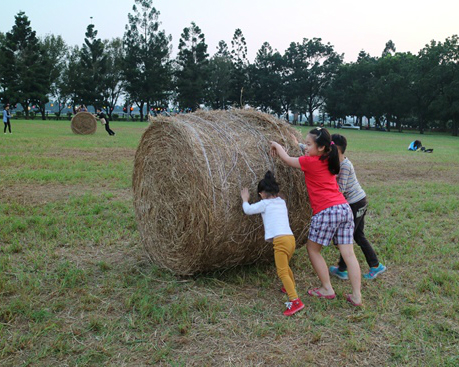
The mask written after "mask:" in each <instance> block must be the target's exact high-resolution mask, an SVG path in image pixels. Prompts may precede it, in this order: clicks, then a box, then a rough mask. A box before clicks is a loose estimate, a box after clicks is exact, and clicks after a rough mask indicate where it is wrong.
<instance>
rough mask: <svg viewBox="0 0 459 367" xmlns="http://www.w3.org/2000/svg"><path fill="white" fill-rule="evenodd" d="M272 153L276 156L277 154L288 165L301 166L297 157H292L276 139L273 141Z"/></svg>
mask: <svg viewBox="0 0 459 367" xmlns="http://www.w3.org/2000/svg"><path fill="white" fill-rule="evenodd" d="M271 155H272V156H273V157H274V156H276V155H278V156H279V158H280V159H281V160H282V161H283V162H284V163H285V164H286V165H287V166H290V167H293V168H300V169H301V165H300V161H299V160H298V158H297V157H290V156H289V155H288V154H287V152H286V151H285V150H284V148H283V147H282V145H280V144H279V143H276V142H275V141H272V142H271Z"/></svg>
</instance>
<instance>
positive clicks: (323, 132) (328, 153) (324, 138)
mask: <svg viewBox="0 0 459 367" xmlns="http://www.w3.org/2000/svg"><path fill="white" fill-rule="evenodd" d="M309 134H311V135H315V142H316V144H317V146H318V147H325V150H324V154H322V155H321V156H320V158H319V159H320V160H321V161H323V160H325V159H328V170H329V171H330V173H331V174H332V175H337V174H338V173H339V167H340V162H339V153H338V148H337V147H336V145H335V143H334V142H333V141H332V140H331V136H330V133H329V132H328V130H327V129H324V128H321V127H316V128H315V129H312V130H311V131H310V132H309Z"/></svg>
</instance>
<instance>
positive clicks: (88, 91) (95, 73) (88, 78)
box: [80, 24, 107, 110]
mask: <svg viewBox="0 0 459 367" xmlns="http://www.w3.org/2000/svg"><path fill="white" fill-rule="evenodd" d="M94 28H95V26H94V24H89V25H88V27H87V28H86V33H85V39H84V44H83V47H82V48H81V55H80V62H81V69H80V70H81V76H80V78H81V81H82V84H83V89H82V91H81V93H82V94H81V99H82V101H83V103H84V104H86V105H87V106H93V107H94V110H96V109H97V108H98V107H101V106H102V105H103V103H104V96H103V89H104V85H103V83H104V78H105V74H106V72H107V55H106V54H105V45H104V43H103V42H102V40H101V39H100V38H97V30H95V29H94Z"/></svg>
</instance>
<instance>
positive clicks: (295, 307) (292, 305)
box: [284, 298, 304, 316]
mask: <svg viewBox="0 0 459 367" xmlns="http://www.w3.org/2000/svg"><path fill="white" fill-rule="evenodd" d="M285 305H286V306H287V309H286V310H285V311H284V315H285V316H292V315H293V314H294V313H297V312H298V311H300V310H302V309H303V308H304V304H303V302H301V300H300V299H299V298H297V299H294V300H293V301H290V302H285Z"/></svg>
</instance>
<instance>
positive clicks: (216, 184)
mask: <svg viewBox="0 0 459 367" xmlns="http://www.w3.org/2000/svg"><path fill="white" fill-rule="evenodd" d="M151 121H152V122H151V124H150V126H149V127H148V128H147V129H146V131H145V132H144V134H143V136H142V138H141V141H140V143H139V146H138V148H137V152H136V156H135V163H134V172H133V190H134V207H135V212H136V218H137V223H138V229H139V232H140V238H141V241H142V242H143V244H144V246H145V249H146V252H147V254H148V256H149V258H150V259H151V260H152V261H153V262H154V263H155V264H157V265H158V266H160V267H162V268H165V269H169V270H170V271H172V272H173V273H175V274H178V275H191V274H195V273H198V272H205V271H211V270H216V269H221V268H228V267H232V266H235V265H240V264H247V263H253V262H255V261H259V260H260V261H261V260H266V259H269V260H272V259H273V251H272V244H270V243H266V242H265V241H264V229H263V223H262V219H261V216H260V215H254V216H247V215H245V214H244V213H243V211H242V201H241V198H240V191H241V189H242V188H243V187H249V191H250V193H251V199H250V202H254V201H258V200H259V198H258V195H257V192H256V188H257V185H258V182H259V181H260V180H261V179H262V178H263V177H264V174H265V173H266V171H267V170H271V171H272V172H273V173H274V174H275V177H276V180H277V181H278V182H279V185H280V189H281V195H282V196H283V198H284V199H285V200H286V202H287V206H288V209H289V218H290V225H291V227H292V230H293V232H294V234H295V237H296V239H297V245H302V244H303V243H304V242H305V241H306V238H307V231H308V226H309V221H310V217H311V209H310V205H309V201H308V198H307V191H306V185H305V184H304V175H303V173H302V172H301V170H298V169H293V168H289V167H286V166H285V165H284V164H283V163H282V162H281V161H280V160H279V159H278V158H273V157H271V156H270V154H269V147H270V144H269V142H270V141H271V140H275V141H277V142H279V143H281V144H282V145H283V146H284V147H285V148H286V149H287V150H288V151H289V153H290V155H292V156H299V155H300V150H299V148H298V147H297V146H296V144H295V143H294V141H293V139H292V134H293V135H296V136H297V137H298V132H297V131H296V130H295V129H293V128H292V127H290V126H289V125H288V124H287V123H286V122H284V121H281V120H279V119H277V118H275V117H273V116H271V115H268V114H264V113H260V112H256V111H253V110H231V111H211V112H204V111H198V112H196V113H192V114H180V115H176V116H174V117H158V118H154V119H152V120H151Z"/></svg>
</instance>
